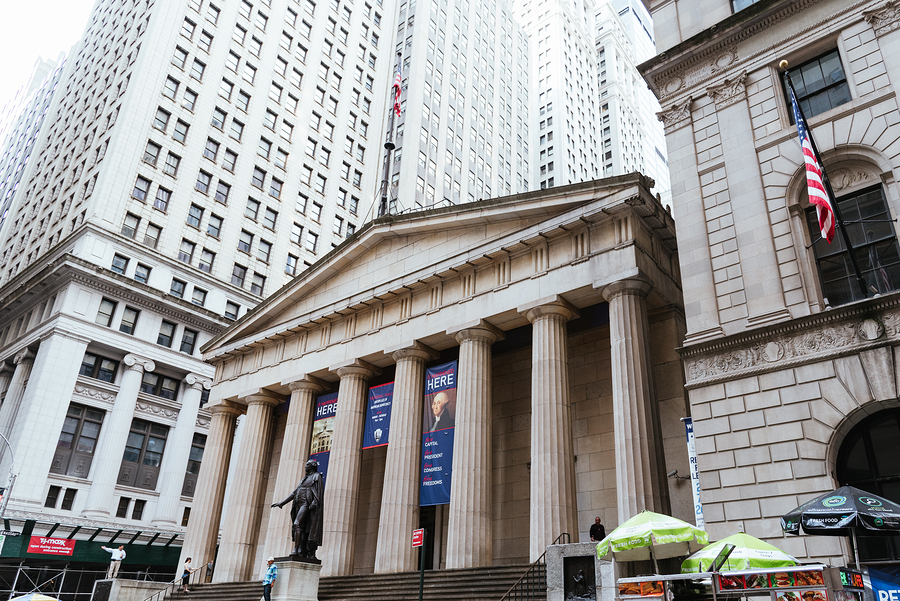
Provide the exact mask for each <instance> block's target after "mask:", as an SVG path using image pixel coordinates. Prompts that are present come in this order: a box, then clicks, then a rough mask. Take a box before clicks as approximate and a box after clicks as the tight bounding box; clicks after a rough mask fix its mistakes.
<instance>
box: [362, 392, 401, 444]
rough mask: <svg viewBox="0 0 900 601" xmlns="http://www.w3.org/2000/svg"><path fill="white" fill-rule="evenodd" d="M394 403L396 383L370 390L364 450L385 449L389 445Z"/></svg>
mask: <svg viewBox="0 0 900 601" xmlns="http://www.w3.org/2000/svg"><path fill="white" fill-rule="evenodd" d="M393 402H394V383H393V382H389V383H388V384H382V385H381V386H373V387H372V388H370V389H369V402H368V405H367V406H366V430H365V433H364V434H363V448H364V449H371V448H373V447H383V446H386V445H387V443H388V435H389V433H390V429H391V406H392V405H393Z"/></svg>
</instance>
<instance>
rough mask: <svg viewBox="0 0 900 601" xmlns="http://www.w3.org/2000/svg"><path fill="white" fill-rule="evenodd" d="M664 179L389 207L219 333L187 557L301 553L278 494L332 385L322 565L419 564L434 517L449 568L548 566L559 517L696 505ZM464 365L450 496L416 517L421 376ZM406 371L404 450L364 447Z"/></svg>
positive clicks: (256, 562) (580, 520) (396, 440)
mask: <svg viewBox="0 0 900 601" xmlns="http://www.w3.org/2000/svg"><path fill="white" fill-rule="evenodd" d="M649 185H652V183H650V182H648V180H646V179H645V178H644V177H642V176H640V175H638V174H633V175H628V176H622V177H616V178H610V179H605V180H598V181H593V182H585V183H582V184H576V185H572V186H566V187H561V188H554V189H552V190H541V191H536V192H531V193H527V194H522V195H518V196H512V197H506V198H500V199H492V200H485V201H480V202H476V203H469V204H465V205H461V206H458V207H452V208H446V209H435V210H429V211H422V212H417V213H410V214H406V215H392V216H388V217H385V218H381V219H377V220H375V221H374V222H372V223H370V224H369V225H367V226H366V227H365V228H364V229H362V230H361V231H360V232H358V234H357V235H356V236H355V237H353V238H351V239H350V240H348V241H347V242H345V243H344V244H342V245H341V246H339V247H337V248H336V249H335V250H333V251H332V252H331V253H330V254H329V255H327V256H326V257H324V258H323V259H322V260H321V261H320V262H319V263H317V264H315V265H314V266H313V267H312V268H310V269H309V270H307V271H306V272H305V273H304V274H303V275H301V276H299V277H298V278H297V279H295V280H294V281H293V282H292V283H290V284H289V285H287V286H285V287H284V288H283V289H282V290H281V291H279V292H277V293H276V294H274V295H273V296H272V297H271V298H269V299H268V300H266V301H264V302H263V303H262V304H261V305H260V306H259V307H257V308H256V309H255V310H254V311H252V312H250V313H249V314H248V315H247V316H246V317H244V318H243V319H241V320H240V321H238V322H237V323H235V324H234V326H233V327H231V328H230V329H229V330H227V331H226V332H224V333H223V334H222V335H220V336H219V337H217V338H215V339H213V340H212V341H211V342H210V343H209V344H208V345H206V346H205V348H204V358H205V359H206V360H208V361H210V362H212V363H213V364H214V365H215V370H216V372H215V378H214V383H213V388H212V391H211V397H210V398H211V400H210V405H209V409H210V412H211V414H212V423H211V425H210V435H209V439H208V441H207V444H206V450H205V455H204V461H203V467H202V470H201V473H200V478H199V482H198V486H197V493H196V495H197V496H196V498H197V500H198V501H199V502H196V503H194V512H193V514H192V515H191V520H190V523H189V525H188V533H187V536H186V542H185V547H184V550H183V553H184V554H185V555H192V556H193V557H211V556H212V553H213V552H214V549H215V546H216V543H217V539H218V535H219V532H220V528H221V541H220V544H219V550H218V560H217V565H216V571H215V576H214V578H215V580H217V581H222V582H225V581H235V580H247V579H249V578H250V577H255V576H256V575H257V574H258V573H259V569H260V568H261V566H262V564H263V558H265V557H267V556H269V555H275V556H281V555H284V554H286V552H287V551H288V550H289V545H290V541H289V536H290V535H289V524H288V512H287V511H286V509H285V510H270V509H269V506H270V505H271V503H272V502H274V501H280V500H282V499H284V498H285V497H286V496H287V495H288V493H289V492H290V491H291V490H292V489H293V487H294V486H296V484H297V482H298V481H299V479H300V477H301V474H302V470H303V465H304V463H305V460H306V457H307V455H308V451H309V447H310V437H311V432H312V421H313V408H314V404H315V399H316V397H317V396H318V395H320V394H324V393H331V392H337V394H338V406H337V415H336V418H335V423H334V434H333V438H332V446H331V456H330V463H329V467H328V476H327V479H326V487H325V499H326V502H325V506H326V507H325V533H324V543H323V546H322V547H321V548H320V549H319V557H320V558H322V559H323V575H340V574H350V573H366V572H396V571H403V570H413V569H415V568H416V563H415V558H416V556H415V555H414V554H413V549H412V547H411V546H410V536H411V531H412V530H413V529H414V528H417V527H419V526H420V524H421V525H423V526H426V527H427V528H428V529H429V539H430V540H433V541H435V544H434V545H433V547H432V548H430V549H429V550H428V553H429V557H432V558H433V560H432V561H433V563H432V565H433V566H434V567H436V568H441V567H446V568H459V567H470V566H488V565H497V564H509V563H516V562H526V561H528V560H529V559H535V558H537V557H538V556H540V555H541V554H542V553H543V552H544V549H545V547H546V546H547V545H548V544H549V543H551V542H552V541H553V540H554V538H555V537H556V536H557V535H559V534H560V533H562V532H568V533H570V534H572V536H573V540H578V539H579V538H581V540H586V539H587V530H588V527H589V525H590V524H591V523H592V522H593V518H594V516H596V515H600V516H602V517H603V519H604V522H605V523H606V524H607V527H611V526H614V525H615V524H616V523H618V522H619V521H620V520H622V519H624V518H627V517H630V516H632V515H634V514H635V513H636V512H638V511H640V510H642V509H644V508H653V509H657V510H663V511H670V510H671V511H673V512H674V513H676V514H678V515H682V516H683V517H685V518H689V517H690V516H691V515H692V506H691V502H690V493H689V490H688V487H687V486H686V485H685V484H684V483H683V482H677V481H675V480H673V479H668V480H667V479H666V477H665V474H666V472H667V471H669V470H672V469H676V468H677V469H680V470H681V471H682V473H687V464H688V460H687V453H686V450H685V444H684V429H683V427H682V425H681V423H680V421H679V418H681V417H683V416H684V415H685V414H686V405H685V401H686V399H685V394H684V391H683V385H684V382H683V378H682V370H681V365H680V362H679V359H678V356H677V354H676V353H675V350H674V349H675V348H676V347H678V346H679V345H680V343H681V340H682V336H683V333H684V322H683V316H682V312H681V288H680V275H679V271H678V263H677V260H676V244H675V237H674V224H673V222H672V218H671V216H670V215H669V214H668V213H667V212H666V211H665V209H664V208H663V207H662V206H661V205H660V204H659V203H658V202H657V200H656V199H655V198H654V197H653V196H652V195H651V193H650V191H649V189H648V187H649ZM451 360H458V362H459V363H458V366H459V367H458V370H459V371H458V388H457V406H456V415H455V423H456V430H455V439H456V446H455V449H454V453H453V484H452V490H451V494H450V502H449V505H444V506H438V507H437V508H434V507H427V508H422V509H421V510H420V508H419V499H418V494H419V492H418V491H419V479H420V475H419V456H420V453H421V448H420V447H421V434H422V412H423V402H422V400H423V387H424V370H425V368H426V366H429V365H437V364H441V363H445V362H447V361H451ZM390 381H393V382H394V400H393V411H392V423H391V428H390V433H391V441H390V444H389V445H388V446H387V447H386V448H385V447H380V448H375V449H367V450H363V449H362V448H361V447H362V429H363V419H364V416H363V413H364V411H365V403H366V391H367V388H368V387H370V386H374V385H378V384H382V383H385V382H390ZM239 415H243V417H242V431H243V434H242V438H241V441H240V444H239V445H233V437H234V430H235V420H236V417H237V416H239ZM233 446H235V450H234V451H232V447H233ZM230 468H231V469H232V476H231V477H230V479H229V480H228V482H227V485H226V474H227V473H228V471H229V469H230ZM676 484H677V486H676ZM226 486H227V487H228V489H229V491H230V492H228V494H226ZM226 499H227V501H226Z"/></svg>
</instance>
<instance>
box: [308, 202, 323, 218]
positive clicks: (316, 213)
mask: <svg viewBox="0 0 900 601" xmlns="http://www.w3.org/2000/svg"><path fill="white" fill-rule="evenodd" d="M311 213H312V214H311V215H310V217H312V219H313V221H316V222H318V221H320V220H321V219H322V205H320V204H319V203H317V202H314V203H313V205H312V211H311Z"/></svg>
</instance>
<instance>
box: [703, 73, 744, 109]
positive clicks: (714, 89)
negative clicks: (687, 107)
mask: <svg viewBox="0 0 900 601" xmlns="http://www.w3.org/2000/svg"><path fill="white" fill-rule="evenodd" d="M746 80H747V72H746V71H744V72H742V73H741V74H740V75H738V76H736V77H732V78H726V79H725V81H724V82H722V83H720V84H718V85H714V86H710V87H709V88H707V89H706V93H707V94H708V95H709V97H710V98H712V99H713V102H715V103H716V109H717V110H721V109H723V108H725V107H726V106H731V105H732V104H734V103H735V102H740V101H741V100H746V99H747V86H745V85H744V82H745V81H746Z"/></svg>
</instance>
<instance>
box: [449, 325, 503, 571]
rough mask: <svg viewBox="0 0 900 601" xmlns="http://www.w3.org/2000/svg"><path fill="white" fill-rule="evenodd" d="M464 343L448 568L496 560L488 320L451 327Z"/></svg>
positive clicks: (493, 334) (495, 336)
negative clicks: (472, 324)
mask: <svg viewBox="0 0 900 601" xmlns="http://www.w3.org/2000/svg"><path fill="white" fill-rule="evenodd" d="M452 333H453V334H454V335H455V337H456V341H457V342H459V376H458V383H457V388H456V433H455V441H454V445H453V486H452V487H451V489H450V520H449V524H448V527H447V569H448V570H452V569H455V568H473V567H480V566H488V565H491V560H492V554H493V545H492V538H491V385H492V382H491V345H492V344H493V343H494V342H495V341H497V340H499V339H500V338H502V336H503V334H502V332H500V330H498V329H497V328H495V327H494V326H492V325H490V324H489V323H487V322H484V321H481V322H479V323H478V324H476V325H474V326H472V327H468V328H464V329H461V330H459V331H457V332H452Z"/></svg>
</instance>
